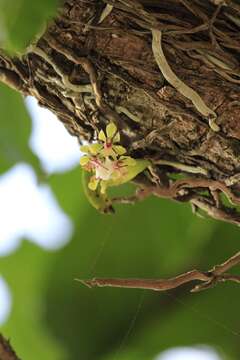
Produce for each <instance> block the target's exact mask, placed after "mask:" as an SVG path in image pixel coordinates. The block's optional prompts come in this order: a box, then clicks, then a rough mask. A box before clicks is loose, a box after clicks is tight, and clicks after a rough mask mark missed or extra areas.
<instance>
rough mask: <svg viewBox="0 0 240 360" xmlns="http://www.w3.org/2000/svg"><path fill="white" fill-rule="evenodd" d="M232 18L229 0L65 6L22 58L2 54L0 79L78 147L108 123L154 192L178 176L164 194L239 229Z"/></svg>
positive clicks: (238, 97)
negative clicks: (44, 111)
mask: <svg viewBox="0 0 240 360" xmlns="http://www.w3.org/2000/svg"><path fill="white" fill-rule="evenodd" d="M239 14H240V5H238V4H237V2H235V1H231V0H225V1H219V0H211V1H210V0H205V1H202V0H191V1H190V0H161V1H158V0H149V1H148V0H138V1H137V0H101V1H100V0H92V1H85V0H67V1H66V2H65V4H64V5H63V7H62V8H61V9H60V11H59V15H58V16H57V17H56V19H55V20H54V21H52V23H51V24H49V26H48V28H47V30H46V32H45V33H44V34H43V35H42V36H41V37H39V39H38V40H37V41H36V42H35V43H34V44H32V45H31V46H30V47H29V48H28V50H27V52H26V54H25V55H24V56H23V57H21V58H20V57H19V58H9V57H8V56H6V55H4V54H2V53H1V55H0V79H1V80H2V81H3V82H5V83H7V84H8V85H10V86H11V87H13V88H15V89H17V90H18V91H20V92H21V93H22V94H24V95H33V96H35V97H36V98H37V99H38V101H39V104H40V105H42V106H45V107H47V108H49V109H50V110H51V111H53V112H54V113H55V114H56V115H57V116H58V118H59V120H61V121H62V122H63V123H64V125H65V126H66V128H67V129H68V131H69V132H70V133H71V134H72V135H74V136H77V137H78V138H79V139H80V140H83V139H84V140H87V141H92V140H94V139H95V138H96V132H97V131H99V130H100V129H102V128H105V126H106V124H107V123H108V122H109V121H110V120H111V121H114V122H115V123H116V124H117V126H118V128H119V130H120V132H121V139H122V144H123V145H124V146H125V148H126V149H127V152H128V154H129V155H130V156H132V157H133V158H147V159H150V160H151V161H152V163H153V164H155V168H154V171H155V176H156V174H157V176H158V177H159V179H160V180H159V181H160V184H159V185H158V186H159V187H160V188H161V189H162V188H167V189H169V188H171V187H172V184H174V183H172V181H173V175H175V174H181V175H184V177H185V178H186V180H185V182H184V183H183V182H182V183H181V186H180V185H179V188H178V189H177V191H175V192H174V193H173V192H169V193H168V196H167V197H170V198H173V199H175V200H178V201H190V202H191V203H192V205H193V206H194V207H195V208H200V209H203V210H205V211H207V212H208V213H209V215H211V216H213V217H215V218H218V219H223V220H226V221H230V222H233V223H237V224H239V223H240V214H239V213H238V211H237V209H233V208H232V206H230V205H229V202H232V203H233V204H234V205H237V204H239V202H240V200H238V191H239V190H240V187H239V186H238V179H239V178H240V176H238V175H239V174H238V173H239V167H240V160H239V159H240V141H239V140H240V127H239V126H238V116H239V115H238V113H239V110H240V92H239V90H240V67H239V53H240V37H239V28H240V20H239ZM139 182H140V183H144V184H146V182H148V185H149V182H150V183H151V180H149V179H147V180H146V179H143V176H142V177H139V179H138V183H139ZM153 184H154V179H152V184H151V185H153ZM184 184H185V185H184ZM175 187H176V186H175ZM180 190H181V191H180ZM203 190H204V191H203ZM152 192H153V193H154V191H152ZM160 193H161V192H159V193H158V194H159V196H160V195H161V194H160ZM220 194H225V195H226V197H227V199H228V201H225V200H224V204H223V201H222V200H223V197H221V196H220ZM155 195H157V192H156V191H155Z"/></svg>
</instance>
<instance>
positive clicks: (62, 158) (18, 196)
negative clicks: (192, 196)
mask: <svg viewBox="0 0 240 360" xmlns="http://www.w3.org/2000/svg"><path fill="white" fill-rule="evenodd" d="M26 104H27V107H28V110H29V113H30V115H31V118H32V123H33V129H32V135H31V138H30V146H31V148H32V150H33V152H35V153H36V154H37V155H38V157H39V158H40V160H41V163H42V166H43V168H44V170H45V171H46V172H47V173H49V174H51V173H55V172H64V171H68V170H70V169H71V168H73V167H75V166H78V165H79V159H80V156H81V153H80V151H79V144H78V142H77V140H76V139H75V138H73V137H72V136H70V135H69V134H68V132H67V131H66V129H65V128H64V126H63V125H62V124H61V123H60V121H58V120H57V119H56V117H55V116H54V115H53V114H52V113H50V112H49V111H48V110H46V109H43V108H41V107H39V106H38V105H37V102H36V100H35V99H33V98H30V97H29V98H28V99H27V101H26ZM0 198H1V202H0V218H1V219H3V221H2V223H1V227H0V258H1V256H6V255H9V254H10V253H12V252H13V251H15V250H16V249H17V248H18V247H19V245H20V243H21V239H22V238H23V237H25V238H27V239H29V240H30V241H32V242H34V243H36V244H38V245H39V246H40V247H42V248H44V249H46V250H51V251H54V250H57V249H59V248H61V247H63V246H64V245H66V244H67V242H68V241H69V239H70V238H71V235H72V233H73V231H74V229H73V224H72V222H71V220H70V219H69V218H68V216H67V215H66V214H65V213H64V212H63V210H62V209H61V208H60V206H59V204H58V203H57V200H56V199H55V197H54V194H53V193H52V191H51V189H50V187H49V186H47V185H40V184H38V183H37V179H36V176H35V173H34V171H33V170H32V168H31V167H30V166H29V165H27V164H24V163H22V164H17V165H15V166H14V167H13V168H12V169H10V170H9V171H8V172H7V173H5V174H4V175H2V176H0ZM12 306H13V304H12V299H11V291H10V289H9V288H8V285H7V283H6V282H5V281H4V279H3V277H1V276H0V325H1V324H3V323H4V322H5V321H7V319H8V317H9V315H10V312H11V308H12ZM154 360H221V358H220V357H219V356H218V355H217V353H216V352H215V351H213V350H212V349H210V348H207V347H204V346H198V347H194V348H190V347H189V348H187V347H182V348H175V349H169V350H167V351H165V352H163V353H161V354H160V355H159V356H157V357H156V358H155V359H154Z"/></svg>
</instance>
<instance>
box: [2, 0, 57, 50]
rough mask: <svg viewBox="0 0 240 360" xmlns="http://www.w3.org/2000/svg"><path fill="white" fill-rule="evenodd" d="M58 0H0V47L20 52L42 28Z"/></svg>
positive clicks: (53, 11)
mask: <svg viewBox="0 0 240 360" xmlns="http://www.w3.org/2000/svg"><path fill="white" fill-rule="evenodd" d="M59 3H60V1H59V0H41V1H39V0H35V1H32V0H17V1H14V0H0V34H1V35H0V47H1V48H4V49H5V50H7V51H10V52H22V51H23V50H24V49H25V48H26V46H28V45H29V44H30V42H31V41H32V40H33V38H34V36H36V34H38V33H39V32H41V31H43V30H44V27H45V26H46V20H47V19H49V18H50V17H51V16H53V15H54V14H55V12H56V9H57V5H58V4H59Z"/></svg>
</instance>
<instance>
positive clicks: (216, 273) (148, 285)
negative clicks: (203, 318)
mask: <svg viewBox="0 0 240 360" xmlns="http://www.w3.org/2000/svg"><path fill="white" fill-rule="evenodd" d="M239 263H240V252H237V253H236V254H235V255H233V256H232V257H230V258H229V259H227V260H226V261H225V262H223V263H222V264H220V265H216V266H214V267H213V268H212V269H210V270H209V271H199V270H192V271H188V272H186V273H183V274H181V275H178V276H176V277H173V278H169V279H100V278H93V279H90V280H79V279H76V280H77V281H80V282H81V283H82V284H84V285H86V286H88V287H90V288H92V287H95V286H97V287H105V286H110V287H120V288H131V289H133V288H135V289H147V290H154V291H166V290H170V289H175V288H177V287H179V286H181V285H183V284H187V283H189V282H192V281H201V282H202V283H201V284H198V285H196V286H194V287H193V288H192V290H191V292H198V291H202V290H205V289H209V288H210V287H213V286H215V285H216V284H217V283H219V282H225V281H233V282H237V283H240V276H239V275H231V274H228V273H227V271H228V270H230V269H231V268H232V267H234V266H236V265H238V264H239Z"/></svg>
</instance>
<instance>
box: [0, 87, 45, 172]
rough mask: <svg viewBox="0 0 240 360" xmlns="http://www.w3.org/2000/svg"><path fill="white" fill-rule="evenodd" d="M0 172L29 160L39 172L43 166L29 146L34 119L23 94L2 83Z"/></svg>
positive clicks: (0, 93) (0, 98) (0, 88)
mask: <svg viewBox="0 0 240 360" xmlns="http://www.w3.org/2000/svg"><path fill="white" fill-rule="evenodd" d="M0 111H1V112H0V118H1V120H0V173H3V172H5V171H7V170H8V169H9V168H11V167H12V166H13V165H15V164H16V163H18V162H27V163H29V164H31V165H32V166H33V168H34V169H35V170H36V172H37V174H39V175H40V174H41V173H42V170H41V166H40V163H39V160H38V158H37V156H36V155H34V154H33V153H32V151H31V150H30V148H29V145H28V141H29V137H30V134H31V128H32V121H31V118H30V116H29V114H28V112H27V110H26V107H25V105H24V102H23V99H22V97H21V95H19V94H18V93H17V92H15V91H13V90H11V89H9V88H8V87H7V86H6V85H3V84H0Z"/></svg>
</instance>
